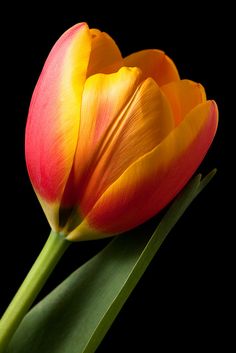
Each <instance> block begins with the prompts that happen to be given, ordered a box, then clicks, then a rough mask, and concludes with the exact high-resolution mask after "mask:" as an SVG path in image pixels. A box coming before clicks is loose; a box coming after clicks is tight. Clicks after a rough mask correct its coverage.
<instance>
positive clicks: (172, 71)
mask: <svg viewBox="0 0 236 353" xmlns="http://www.w3.org/2000/svg"><path fill="white" fill-rule="evenodd" d="M124 64H125V65H126V66H137V67H139V68H140V69H141V70H142V72H143V77H142V79H143V80H144V79H146V78H147V77H152V78H153V79H154V80H155V81H156V82H157V84H158V85H159V86H162V85H164V84H166V83H169V82H171V81H176V80H179V74H178V71H177V68H176V66H175V64H174V62H173V61H172V60H171V59H170V58H169V57H168V56H167V55H166V54H165V53H164V52H163V51H161V50H154V49H149V50H142V51H139V52H137V53H134V54H131V55H129V56H127V57H126V58H124Z"/></svg>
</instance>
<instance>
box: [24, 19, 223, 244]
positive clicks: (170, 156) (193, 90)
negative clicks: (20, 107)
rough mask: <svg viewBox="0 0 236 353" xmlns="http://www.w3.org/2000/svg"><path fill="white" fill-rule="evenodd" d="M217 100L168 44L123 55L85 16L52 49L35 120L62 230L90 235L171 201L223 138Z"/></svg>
mask: <svg viewBox="0 0 236 353" xmlns="http://www.w3.org/2000/svg"><path fill="white" fill-rule="evenodd" d="M217 121H218V111H217V105H216V103H215V102H214V101H209V100H206V95H205V91H204V88H203V87H202V86H201V85H200V84H197V83H194V82H192V81H190V80H181V79H180V77H179V74H178V71H177V69H176V66H175V64H174V63H173V61H172V60H171V59H170V58H169V57H168V56H166V55H165V53H164V52H162V51H160V50H143V51H140V52H137V53H134V54H131V55H130V56H128V57H125V58H123V57H122V55H121V53H120V51H119V49H118V47H117V45H116V44H115V42H114V41H113V39H112V38H111V37H110V36H109V35H108V34H106V33H104V32H100V31H99V30H97V29H89V28H88V26H87V24H86V23H80V24H77V25H75V26H73V27H72V28H70V29H69V30H68V31H67V32H65V33H64V34H63V35H62V36H61V38H59V40H58V41H57V42H56V44H55V45H54V47H53V48H52V50H51V52H50V54H49V56H48V58H47V60H46V63H45V65H44V68H43V70H42V73H41V75H40V77H39V80H38V82H37V85H36V87H35V90H34V93H33V96H32V100H31V104H30V108H29V115H28V120H27V126H26V140H25V152H26V163H27V169H28V173H29V176H30V179H31V182H32V185H33V187H34V190H35V192H36V194H37V197H38V199H39V201H40V203H41V205H42V208H43V210H44V212H45V214H46V217H47V219H48V222H49V223H50V225H51V227H52V229H53V230H54V231H55V232H59V233H61V234H63V235H64V236H65V237H66V239H68V240H71V241H74V240H87V239H97V238H100V237H106V236H110V235H114V234H118V233H121V232H124V231H127V230H129V229H131V228H133V227H136V226H137V225H139V224H141V223H143V222H145V221H146V220H148V219H149V218H151V217H152V216H154V215H155V214H157V213H158V212H159V211H160V210H161V209H163V208H164V207H165V206H166V205H167V204H168V203H169V202H170V201H171V200H172V199H173V198H174V197H175V196H176V195H177V194H178V192H179V191H180V190H181V189H182V188H183V187H184V185H185V184H186V183H187V182H188V180H189V179H190V178H191V176H192V175H193V173H194V172H195V170H196V169H197V168H198V166H199V164H200V163H201V161H202V159H203V158H204V156H205V154H206V152H207V150H208V149H209V147H210V145H211V142H212V140H213V138H214V135H215V132H216V129H217Z"/></svg>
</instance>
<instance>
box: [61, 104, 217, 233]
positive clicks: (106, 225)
mask: <svg viewBox="0 0 236 353" xmlns="http://www.w3.org/2000/svg"><path fill="white" fill-rule="evenodd" d="M217 121H218V111H217V106H216V104H215V102H213V101H207V102H206V103H202V104H200V105H198V106H197V107H195V108H194V109H193V110H192V111H191V112H190V113H189V114H188V115H187V116H186V118H185V120H184V121H183V122H182V123H181V124H180V125H179V126H178V127H177V128H176V129H174V130H173V131H172V132H171V133H170V134H169V135H168V136H167V137H166V139H165V140H164V141H163V142H162V143H161V144H159V146H157V147H156V148H155V149H154V150H153V151H151V152H150V153H148V154H147V155H145V156H144V157H142V158H141V159H139V160H138V161H136V162H135V163H133V164H132V165H131V166H130V167H129V168H128V169H127V170H126V171H125V172H124V173H123V174H122V175H121V176H120V177H119V178H118V179H117V180H116V181H115V182H114V183H113V184H112V185H111V186H110V187H109V188H108V189H107V190H106V191H105V192H104V194H103V195H102V197H101V198H100V199H99V200H98V201H97V203H96V204H95V206H94V207H93V209H92V210H91V212H90V213H89V214H88V215H87V217H86V219H85V220H84V222H82V224H81V225H80V226H78V227H77V228H76V229H75V230H74V231H73V232H72V233H71V234H69V235H68V239H70V240H83V239H88V238H94V237H95V238H96V237H99V236H102V235H101V234H103V236H104V233H105V234H107V236H109V235H111V234H116V233H120V232H124V231H127V230H128V229H131V228H133V227H135V226H137V225H139V224H141V223H143V222H144V221H146V220H147V219H149V218H150V217H152V216H154V215H155V214H156V213H157V212H158V211H160V210H161V209H162V208H163V207H165V206H166V205H167V204H168V203H169V202H170V201H171V200H172V199H173V198H174V197H175V195H176V194H177V193H178V192H179V191H180V190H181V189H182V188H183V187H184V185H185V184H186V183H187V181H188V180H189V179H190V177H191V176H192V175H193V173H194V172H195V170H196V169H197V167H198V166H199V164H200V163H201V161H202V159H203V157H204V156H205V154H206V152H207V150H208V148H209V146H210V144H211V142H212V140H213V137H214V135H215V132H216V128H217Z"/></svg>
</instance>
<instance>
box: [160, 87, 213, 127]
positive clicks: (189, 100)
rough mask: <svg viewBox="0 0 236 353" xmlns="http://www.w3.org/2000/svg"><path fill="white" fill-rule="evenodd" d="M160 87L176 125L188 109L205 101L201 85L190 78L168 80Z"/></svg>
mask: <svg viewBox="0 0 236 353" xmlns="http://www.w3.org/2000/svg"><path fill="white" fill-rule="evenodd" d="M161 89H162V91H163V92H164V94H165V95H166V97H167V100H168V102H169V103H170V105H171V108H172V112H173V116H174V119H175V125H176V126H177V125H179V123H180V122H181V121H182V120H183V119H184V118H185V116H186V115H187V114H188V113H189V112H190V110H192V109H193V108H194V107H195V106H197V105H198V104H201V103H203V102H205V101H206V93H205V90H204V88H203V86H202V85H201V84H200V83H195V82H193V81H190V80H181V81H174V82H170V83H168V84H166V85H164V86H162V87H161Z"/></svg>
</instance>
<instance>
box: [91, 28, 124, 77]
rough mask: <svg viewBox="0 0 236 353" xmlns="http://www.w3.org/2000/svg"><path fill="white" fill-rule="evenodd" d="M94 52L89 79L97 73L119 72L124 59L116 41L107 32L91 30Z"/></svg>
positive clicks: (92, 51)
mask: <svg viewBox="0 0 236 353" xmlns="http://www.w3.org/2000/svg"><path fill="white" fill-rule="evenodd" d="M90 33H91V37H92V50H91V56H90V61H89V66H88V71H87V77H89V76H91V75H94V74H96V73H112V72H116V71H117V70H119V69H120V68H121V66H122V64H123V59H122V56H121V53H120V50H119V48H118V46H117V45H116V43H115V41H114V40H113V39H112V38H111V37H110V36H109V35H108V34H107V33H105V32H101V31H99V30H98V29H90Z"/></svg>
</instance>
